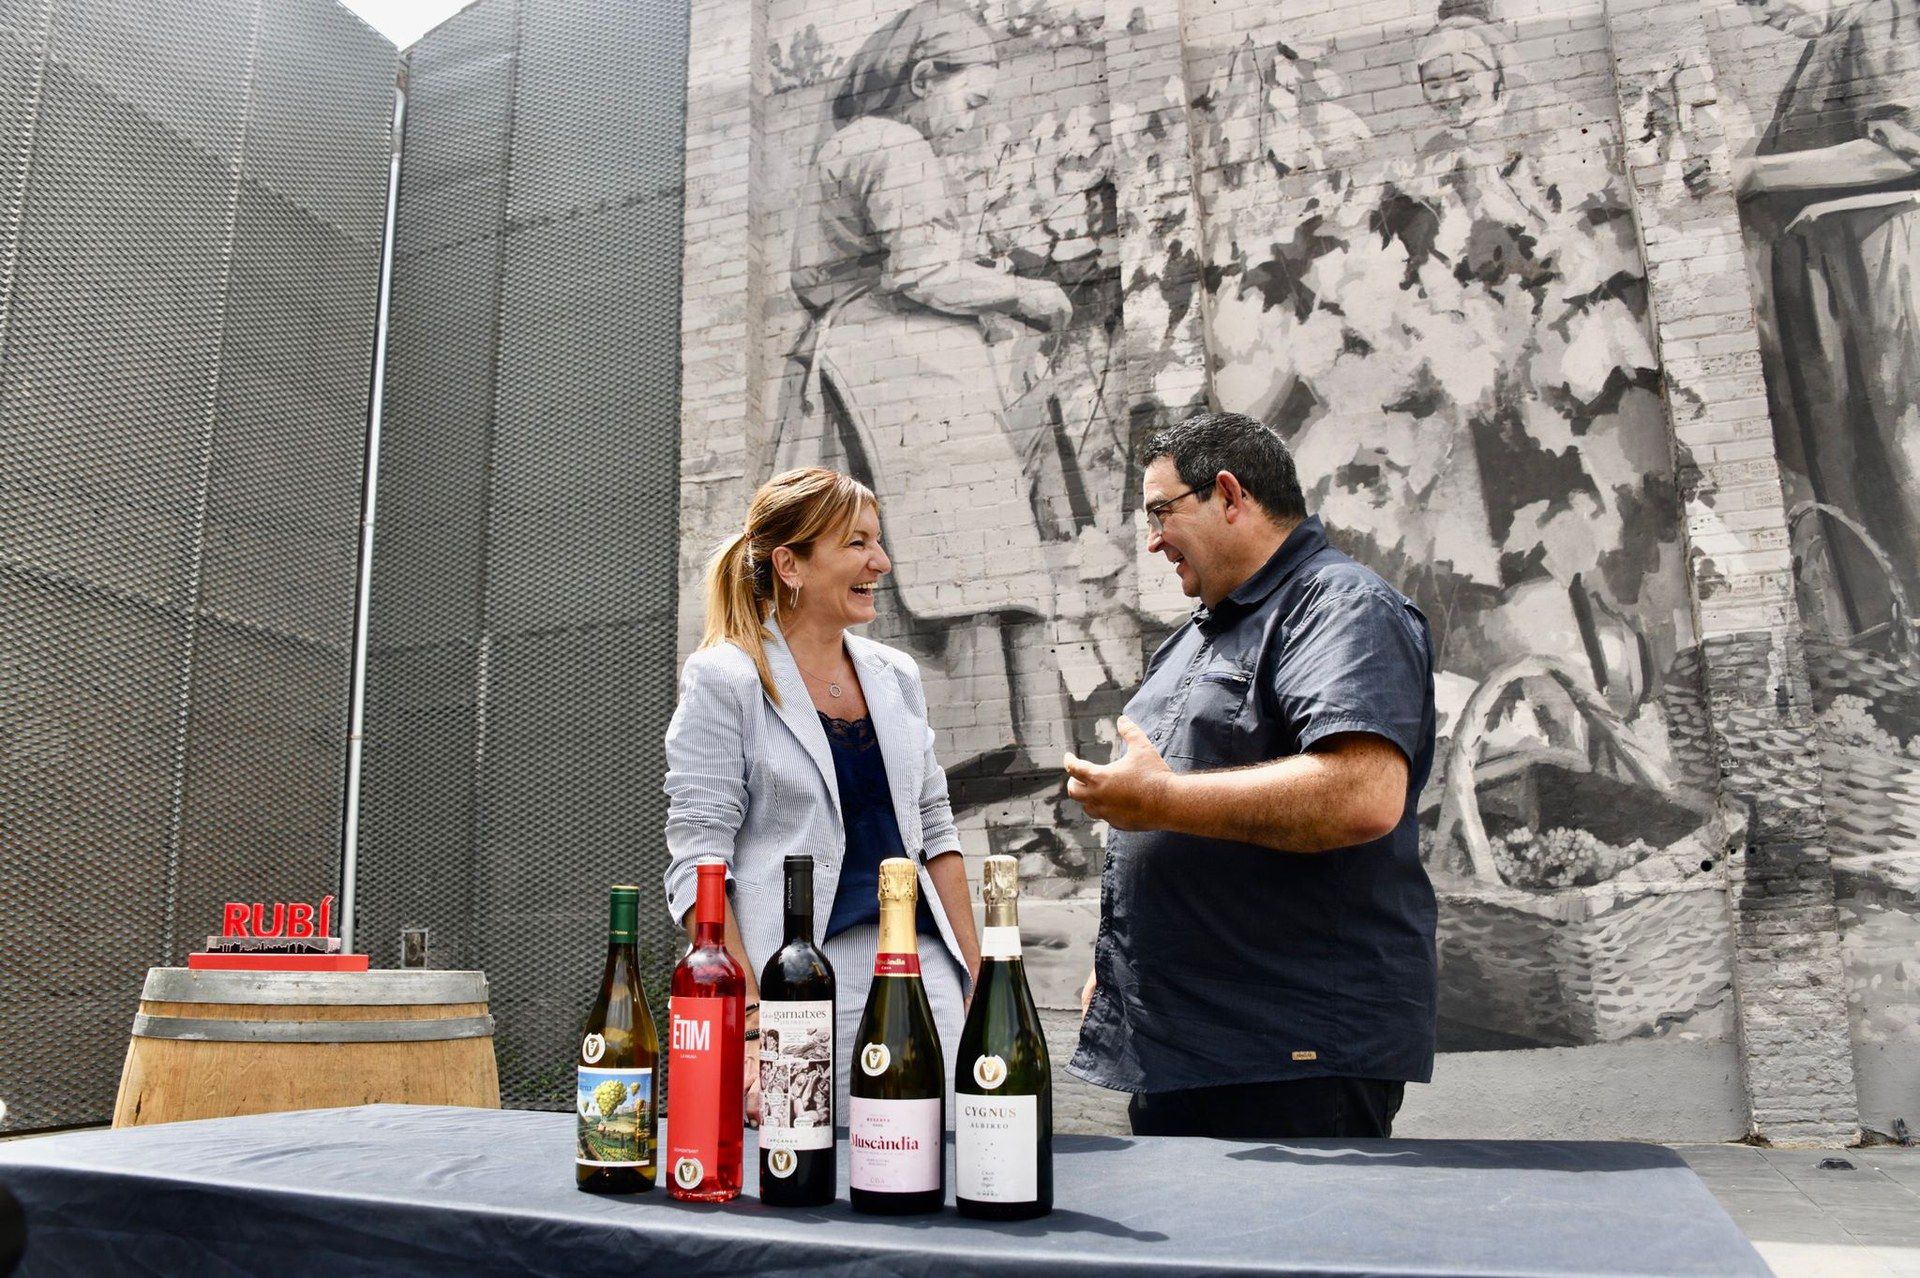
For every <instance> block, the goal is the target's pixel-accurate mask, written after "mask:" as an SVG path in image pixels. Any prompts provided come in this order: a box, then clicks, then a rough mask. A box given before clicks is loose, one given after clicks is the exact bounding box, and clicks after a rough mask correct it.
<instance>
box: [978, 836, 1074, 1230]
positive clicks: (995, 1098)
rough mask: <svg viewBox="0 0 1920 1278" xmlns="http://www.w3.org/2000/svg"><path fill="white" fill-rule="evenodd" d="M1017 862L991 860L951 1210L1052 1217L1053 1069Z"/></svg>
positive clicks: (995, 1216)
mask: <svg viewBox="0 0 1920 1278" xmlns="http://www.w3.org/2000/svg"><path fill="white" fill-rule="evenodd" d="M1016 865H1017V863H1016V862H1015V861H1014V859H1013V858H1012V857H1010V856H990V857H988V858H987V862H986V871H985V876H984V878H983V879H982V881H981V884H980V895H981V896H982V897H983V898H984V899H985V901H986V905H987V925H986V929H985V931H984V932H982V933H981V937H980V982H979V984H978V985H977V986H976V987H975V988H974V991H973V1007H972V1009H971V1010H970V1011H969V1012H968V1013H967V1024H966V1028H965V1029H963V1030H961V1032H960V1052H959V1057H960V1058H959V1060H957V1061H956V1062H955V1063H954V1075H953V1093H954V1095H953V1105H954V1115H953V1153H954V1164H953V1168H954V1189H953V1192H954V1203H955V1205H956V1206H958V1207H959V1209H960V1214H961V1215H963V1216H981V1217H986V1218H988V1219H991V1220H1019V1219H1024V1218H1026V1217H1029V1216H1043V1215H1045V1214H1046V1213H1047V1212H1049V1211H1052V1210H1053V1072H1052V1069H1051V1067H1050V1066H1049V1064H1048V1061H1047V1040H1046V1037H1045V1035H1043V1034H1042V1033H1041V1031H1040V1014H1039V1012H1037V1011H1036V1010H1034V1006H1033V991H1032V990H1030V989H1028V988H1027V970H1026V964H1025V963H1024V962H1023V961H1022V959H1021V957H1020V919H1019V915H1018V911H1017V907H1016V906H1015V902H1016V901H1017V900H1018V899H1019V896H1020V879H1019V873H1018V870H1017V869H1016Z"/></svg>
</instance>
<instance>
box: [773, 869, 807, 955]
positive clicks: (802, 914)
mask: <svg viewBox="0 0 1920 1278" xmlns="http://www.w3.org/2000/svg"><path fill="white" fill-rule="evenodd" d="M786 916H787V917H786V926H785V930H784V934H783V935H782V936H781V938H780V943H781V944H782V945H792V944H793V943H794V942H795V941H811V940H813V865H812V863H811V862H809V863H807V864H806V865H790V866H788V867H787V897H786Z"/></svg>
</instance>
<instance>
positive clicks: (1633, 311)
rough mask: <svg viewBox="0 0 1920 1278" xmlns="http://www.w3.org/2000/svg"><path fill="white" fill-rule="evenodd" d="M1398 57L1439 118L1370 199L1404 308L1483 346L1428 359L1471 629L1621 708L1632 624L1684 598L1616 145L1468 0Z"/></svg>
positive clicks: (1639, 680)
mask: <svg viewBox="0 0 1920 1278" xmlns="http://www.w3.org/2000/svg"><path fill="white" fill-rule="evenodd" d="M1416 59H1417V64H1418V67H1419V74H1420V83H1421V89H1422V92H1423V94H1424V96H1425V97H1426V100H1427V102H1428V104H1429V105H1430V106H1431V107H1432V108H1433V109H1434V111H1435V113H1436V114H1437V115H1438V116H1439V117H1440V121H1441V124H1440V127H1439V128H1438V129H1436V130H1434V131H1433V132H1431V133H1430V134H1428V135H1427V137H1426V138H1425V139H1424V140H1423V141H1422V143H1421V145H1420V150H1419V155H1418V157H1417V159H1416V161H1415V164H1414V166H1413V170H1414V171H1413V172H1412V173H1410V174H1408V175H1407V176H1406V177H1405V178H1404V179H1402V180H1401V181H1400V182H1398V183H1396V185H1395V188H1394V190H1393V192H1392V193H1391V194H1390V195H1389V197H1388V199H1387V200H1386V201H1385V202H1384V203H1383V204H1382V206H1381V209H1380V210H1379V217H1380V219H1381V222H1382V223H1383V225H1384V226H1386V227H1390V228H1391V233H1393V234H1395V235H1397V236H1398V237H1399V238H1400V240H1401V242H1402V243H1403V244H1404V245H1405V246H1406V247H1407V249H1408V252H1409V270H1410V272H1412V273H1413V274H1415V275H1416V276H1417V280H1418V288H1419V290H1420V291H1421V292H1422V293H1423V294H1425V297H1426V300H1427V303H1428V306H1429V307H1430V308H1431V312H1432V313H1431V315H1430V316H1427V315H1423V316H1422V322H1423V323H1433V322H1435V321H1440V322H1441V323H1444V321H1441V320H1440V317H1441V316H1452V315H1459V316H1462V317H1464V318H1465V321H1466V323H1467V324H1468V325H1469V326H1470V327H1471V329H1472V331H1473V333H1474V335H1475V336H1478V337H1484V338H1485V339H1487V342H1488V345H1487V346H1486V348H1485V349H1486V350H1487V351H1489V352H1490V353H1491V355H1492V358H1491V360H1483V361H1482V362H1481V363H1480V365H1479V368H1478V370H1477V372H1476V371H1468V370H1463V369H1461V368H1459V367H1458V366H1457V365H1456V366H1455V367H1453V368H1450V369H1442V368H1440V367H1439V365H1438V364H1437V363H1436V364H1434V365H1433V367H1434V369H1435V375H1436V379H1437V381H1438V383H1439V384H1440V386H1441V387H1442V388H1443V389H1444V390H1445V391H1447V392H1450V393H1449V394H1448V396H1447V397H1448V398H1450V399H1451V400H1452V401H1453V407H1455V408H1457V409H1458V410H1461V413H1462V416H1463V417H1464V423H1463V424H1464V426H1465V428H1466V429H1465V433H1466V435H1467V436H1469V437H1470V438H1471V441H1472V452H1473V456H1474V459H1475V467H1474V468H1475V470H1476V471H1477V472H1478V479H1479V483H1478V489H1479V496H1480V501H1481V504H1482V509H1483V514H1482V527H1483V528H1484V531H1485V536H1486V538H1487V540H1486V542H1485V546H1486V549H1487V551H1488V552H1490V553H1491V554H1492V555H1493V556H1495V565H1494V576H1493V577H1492V579H1491V584H1494V585H1496V586H1497V588H1498V589H1499V590H1500V591H1501V592H1502V593H1503V596H1504V599H1503V604H1502V606H1501V607H1500V608H1498V609H1497V610H1495V612H1494V613H1493V614H1491V616H1490V617H1489V623H1490V631H1491V632H1490V633H1487V634H1484V635H1480V636H1476V637H1475V638H1474V640H1473V641H1472V644H1473V646H1474V647H1475V648H1476V649H1478V650H1480V651H1483V652H1489V653H1501V654H1505V655H1507V656H1511V655H1515V654H1516V652H1522V651H1531V652H1536V653H1537V652H1543V651H1544V652H1551V653H1553V654H1554V655H1556V656H1559V657H1561V658H1563V659H1565V660H1566V661H1567V662H1568V663H1570V664H1572V665H1574V666H1576V667H1580V668H1584V669H1587V670H1589V671H1590V672H1591V676H1592V679H1593V682H1594V685H1595V686H1596V687H1597V688H1599V689H1600V690H1602V691H1604V692H1606V693H1607V694H1608V695H1609V696H1610V697H1611V699H1613V700H1614V701H1615V703H1616V705H1617V706H1618V707H1619V708H1620V709H1621V710H1623V711H1624V710H1629V709H1631V708H1632V707H1633V706H1635V705H1636V704H1637V703H1638V702H1639V701H1640V700H1641V699H1642V698H1643V697H1645V696H1646V695H1647V694H1648V693H1649V692H1650V691H1651V689H1652V687H1653V686H1655V684H1656V682H1657V679H1658V677H1659V675H1660V673H1661V672H1662V671H1663V670H1664V667H1665V663H1666V662H1667V661H1669V660H1671V658H1672V657H1673V655H1674V654H1673V650H1672V647H1671V643H1670V641H1667V640H1664V639H1662V638H1655V639H1653V640H1652V642H1651V644H1649V641H1648V636H1649V635H1664V634H1665V633H1666V632H1668V631H1669V630H1670V625H1671V618H1672V616H1673V614H1674V612H1675V611H1676V610H1678V609H1683V608H1684V607H1685V595H1684V591H1683V585H1684V580H1683V577H1682V575H1681V573H1680V570H1679V549H1678V544H1677V534H1678V523H1677V503H1676V501H1675V497H1674V493H1673V488H1672V484H1671V480H1670V475H1671V457H1670V451H1669V444H1668V442H1667V433H1666V428H1665V415H1664V412H1663V410H1662V406H1661V401H1660V398H1659V380H1658V375H1657V371H1656V367H1657V362H1656V360H1655V357H1654V353H1653V348H1652V343H1651V341H1650V339H1649V337H1648V332H1647V323H1646V295H1645V280H1644V269H1643V267H1642V265H1641V262H1640V257H1639V252H1638V243H1637V240H1636V237H1635V235H1634V232H1633V224H1632V221H1631V209H1630V207H1629V202H1628V198H1627V193H1626V191H1625V189H1624V186H1623V184H1622V182H1621V175H1620V170H1619V166H1618V161H1617V149H1616V146H1617V144H1616V143H1615V141H1614V139H1613V137H1612V129H1611V127H1610V126H1609V125H1607V124H1605V123H1603V122H1602V121H1599V120H1595V119H1592V118H1591V117H1587V116H1586V113H1584V112H1581V111H1579V110H1578V109H1577V108H1575V106H1574V105H1573V104H1572V103H1570V102H1568V101H1566V100H1564V99H1562V98H1560V97H1558V96H1557V95H1555V94H1553V93H1552V92H1550V91H1546V90H1543V89H1540V88H1538V87H1530V88H1529V89H1528V91H1527V93H1526V95H1525V98H1524V101H1523V100H1522V97H1521V95H1520V93H1519V92H1518V90H1519V87H1520V86H1518V85H1517V84H1516V83H1515V81H1514V79H1513V76H1512V72H1511V68H1510V65H1509V64H1510V60H1511V53H1510V46H1509V40H1508V34H1507V31H1506V29H1505V27H1504V26H1502V25H1501V24H1498V23H1496V22H1494V21H1493V20H1492V18H1491V16H1490V14H1489V12H1488V10H1487V9H1486V7H1485V4H1484V0H1446V3H1443V4H1442V5H1441V7H1440V11H1439V21H1438V22H1437V23H1436V25H1435V26H1434V28H1433V30H1432V31H1431V32H1429V33H1428V35H1427V36H1426V38H1425V39H1424V40H1422V41H1421V43H1420V45H1419V47H1418V50H1417V53H1416ZM1583 117H1584V118H1583ZM1523 140H1524V142H1523ZM1429 235H1430V236H1431V238H1430V239H1429V238H1428V236H1429ZM1423 251H1431V252H1432V253H1433V254H1434V255H1435V256H1436V257H1438V258H1440V259H1441V261H1439V262H1437V263H1429V262H1427V261H1422V260H1420V259H1421V256H1422V252H1423ZM1430 265H1432V266H1438V267H1439V269H1429V267H1430ZM1472 487H1473V485H1472V483H1471V481H1469V480H1466V479H1464V478H1463V479H1461V480H1460V481H1459V484H1458V489H1457V491H1459V492H1461V493H1463V494H1464V493H1466V492H1469V491H1471V489H1472ZM1461 558H1462V559H1463V560H1464V559H1465V556H1462V557H1461ZM1662 568H1664V569H1665V571H1664V572H1662V571H1661V569H1662ZM1462 638H1465V636H1462ZM1488 640H1493V641H1494V642H1487V641H1488ZM1516 640H1518V641H1519V644H1516V642H1515V641H1516Z"/></svg>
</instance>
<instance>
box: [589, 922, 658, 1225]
mask: <svg viewBox="0 0 1920 1278" xmlns="http://www.w3.org/2000/svg"><path fill="white" fill-rule="evenodd" d="M639 912H640V889H639V888H637V887H627V886H625V885H622V886H619V887H616V888H614V889H613V905H612V922H611V924H610V926H609V928H608V931H607V964H606V968H605V970H604V971H602V972H601V974H600V993H599V994H597V995H596V996H595V997H594V1000H593V1009H592V1010H591V1011H589V1012H588V1013H587V1023H586V1026H585V1028H584V1029H583V1030H582V1031H581V1035H580V1059H579V1062H578V1070H577V1073H576V1075H575V1083H574V1112H575V1113H576V1114H577V1115H578V1116H579V1123H578V1126H577V1128H576V1137H575V1142H574V1155H573V1164H574V1180H575V1181H576V1183H578V1185H579V1187H580V1188H581V1189H584V1190H586V1191H587V1192H588V1193H590V1194H630V1193H634V1192H637V1191H639V1190H642V1189H652V1188H653V1175H654V1153H655V1143H654V1132H655V1123H656V1121H657V1119H658V1112H657V1110H656V1109H655V1107H654V1093H653V1084H654V1069H655V1066H656V1065H657V1064H658V1063H659V1060H660V1039H659V1036H658V1035H657V1034H656V1033H655V1031H654V1028H653V1013H652V1012H651V1011H650V1010H649V1009H648V1007H647V994H646V991H645V990H644V989H643V988H641V985H640V955H639V951H638V950H637V949H636V948H635V946H636V941H637V938H638V932H637V926H636V920H637V919H638V918H639Z"/></svg>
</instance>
